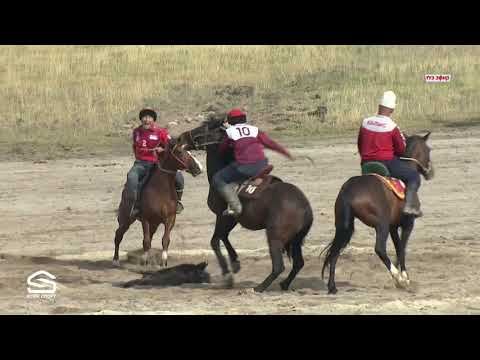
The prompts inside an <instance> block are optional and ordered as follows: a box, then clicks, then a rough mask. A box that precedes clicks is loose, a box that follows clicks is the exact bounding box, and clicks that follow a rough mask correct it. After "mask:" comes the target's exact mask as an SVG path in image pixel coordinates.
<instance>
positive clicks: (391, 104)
mask: <svg viewBox="0 0 480 360" xmlns="http://www.w3.org/2000/svg"><path fill="white" fill-rule="evenodd" d="M396 99H397V96H396V95H395V93H394V92H393V91H390V90H389V91H385V92H384V93H383V96H382V98H381V99H380V105H382V106H385V107H387V108H389V109H395V105H396V104H395V101H396Z"/></svg>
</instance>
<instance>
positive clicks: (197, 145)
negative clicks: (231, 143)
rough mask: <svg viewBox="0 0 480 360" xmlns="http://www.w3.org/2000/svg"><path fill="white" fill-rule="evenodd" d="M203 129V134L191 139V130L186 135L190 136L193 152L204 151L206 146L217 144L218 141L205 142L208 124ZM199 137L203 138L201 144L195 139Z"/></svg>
mask: <svg viewBox="0 0 480 360" xmlns="http://www.w3.org/2000/svg"><path fill="white" fill-rule="evenodd" d="M204 128H205V131H204V133H200V134H198V135H196V136H195V137H193V135H192V130H190V131H189V132H188V135H189V136H190V140H191V142H192V144H193V150H204V148H205V147H206V146H207V145H213V144H218V143H219V141H207V140H206V139H208V134H209V128H208V124H206V125H205V126H204ZM200 137H203V138H204V141H203V142H199V141H198V140H197V139H198V138H200Z"/></svg>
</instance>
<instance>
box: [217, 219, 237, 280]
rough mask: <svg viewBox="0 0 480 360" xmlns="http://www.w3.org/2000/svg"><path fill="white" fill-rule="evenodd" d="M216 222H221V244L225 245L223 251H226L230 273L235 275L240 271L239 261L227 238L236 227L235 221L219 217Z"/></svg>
mask: <svg viewBox="0 0 480 360" xmlns="http://www.w3.org/2000/svg"><path fill="white" fill-rule="evenodd" d="M219 218H220V219H219ZM218 221H222V222H223V224H222V229H223V230H222V233H223V234H224V235H223V237H222V241H223V244H224V245H225V249H227V253H228V257H229V259H230V266H231V268H232V272H233V273H234V274H236V273H238V272H239V271H240V261H239V260H238V255H237V252H236V251H235V249H234V248H233V246H232V244H231V243H230V239H229V238H228V236H229V235H230V232H231V231H232V230H233V228H234V227H235V226H236V225H237V220H235V218H234V217H233V216H219V217H217V222H218Z"/></svg>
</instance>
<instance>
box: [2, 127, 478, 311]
mask: <svg viewBox="0 0 480 360" xmlns="http://www.w3.org/2000/svg"><path fill="white" fill-rule="evenodd" d="M479 135H480V130H478V129H473V130H472V129H471V130H468V129H467V130H463V131H457V132H456V133H455V134H454V135H452V134H448V133H443V134H438V133H433V134H432V136H431V146H432V148H433V151H432V158H433V161H434V165H435V167H436V177H435V178H434V179H433V180H432V181H430V182H426V181H423V182H422V187H421V190H420V195H421V199H422V202H423V210H424V213H425V216H424V217H423V218H422V219H420V220H419V221H417V225H416V228H415V230H414V232H413V234H412V237H411V240H410V243H409V248H408V254H407V267H408V270H409V274H410V277H411V279H412V287H411V290H410V291H406V290H399V289H396V288H395V287H394V285H393V282H392V280H391V278H390V275H389V274H388V273H387V271H386V269H385V268H384V266H383V264H382V263H381V262H380V260H379V259H378V258H377V256H376V255H375V253H374V250H373V247H374V231H373V230H372V229H369V228H367V227H366V226H364V225H363V224H361V223H360V222H359V221H358V220H357V221H356V233H355V235H354V237H353V239H352V242H351V244H350V246H349V247H348V248H347V250H346V251H345V252H344V254H343V255H342V256H341V257H340V259H339V262H338V266H337V286H338V289H339V292H338V294H337V295H335V296H331V295H327V292H326V282H324V281H322V279H321V274H320V270H321V264H322V262H321V259H319V258H318V255H319V253H320V251H321V249H322V248H323V247H324V246H325V245H326V244H327V243H328V242H329V241H330V240H331V238H332V237H333V234H334V226H333V221H334V218H333V204H334V201H335V198H336V195H337V193H338V190H339V189H340V186H341V185H342V183H343V182H344V181H345V180H346V179H348V177H350V176H353V175H356V174H357V172H358V170H359V168H358V156H357V155H356V154H355V153H356V148H355V145H354V142H353V141H351V139H343V140H341V141H338V142H339V144H336V145H335V144H334V143H333V141H318V142H312V143H311V144H308V145H304V146H303V147H298V148H295V149H294V152H295V153H296V154H305V155H309V156H311V157H313V158H314V159H316V164H315V166H314V167H312V166H311V165H310V164H309V163H308V162H307V161H304V160H299V161H297V162H295V163H287V162H286V160H284V159H283V158H281V157H279V156H276V155H274V154H272V153H269V156H270V159H271V160H272V163H273V164H274V165H276V169H275V170H274V171H275V174H276V175H278V176H280V177H282V178H283V179H284V180H285V181H289V182H292V183H294V184H296V185H298V186H299V187H300V188H301V189H302V190H303V191H304V192H305V193H306V195H307V197H308V198H309V199H310V201H311V204H312V207H313V209H314V216H315V220H314V226H313V228H312V230H311V232H310V234H309V236H308V237H307V239H306V243H305V247H304V253H305V255H306V256H305V260H306V266H305V267H304V269H303V270H302V271H301V272H300V274H299V276H298V277H297V279H296V280H295V281H294V282H293V284H292V288H293V290H292V291H289V292H286V293H283V292H281V291H280V289H279V285H278V280H277V281H276V282H275V283H274V285H273V287H272V288H271V289H270V291H267V292H266V293H263V294H255V293H252V292H251V291H250V289H251V288H252V287H253V286H254V285H255V284H257V283H258V282H259V281H261V280H263V279H264V278H265V276H266V275H267V274H268V273H269V272H270V269H271V264H270V258H269V256H268V251H267V247H266V239H265V235H264V232H263V231H258V232H250V231H247V230H244V229H241V228H236V229H235V230H234V231H233V233H232V235H231V240H232V243H233V245H234V246H235V247H236V248H237V250H238V252H239V254H240V260H241V264H242V270H241V271H240V273H239V274H237V275H236V277H235V281H236V283H235V288H233V289H228V290H227V289H221V288H217V285H216V284H205V285H184V286H181V287H174V288H163V289H159V288H150V289H123V288H121V287H118V284H119V283H122V282H124V281H128V280H132V279H135V278H138V277H140V275H138V274H137V273H135V272H134V270H136V269H135V267H134V266H133V265H129V264H126V262H125V257H126V252H127V251H131V250H135V249H138V248H140V247H141V239H142V235H141V226H140V224H139V223H138V222H137V223H136V224H134V225H133V226H132V227H131V228H130V230H129V232H128V233H127V234H126V236H125V238H124V240H123V243H122V245H121V250H122V255H123V256H122V259H123V260H124V262H123V264H124V267H123V268H121V269H116V268H113V267H112V266H111V258H112V255H113V235H114V231H115V229H116V219H115V209H116V207H117V205H118V202H119V199H120V193H121V188H122V186H123V182H124V180H125V175H126V173H127V171H128V169H129V168H130V166H131V164H132V158H131V157H120V158H117V157H111V158H96V159H81V160H79V159H77V160H75V159H72V160H59V161H48V162H46V163H32V162H3V163H1V166H0V174H1V179H2V181H1V182H0V213H1V217H0V229H1V230H0V313H3V314H40V313H41V314H74V313H75V314H76V313H90V314H117V313H119V314H132V313H136V314H144V313H145V314H146V313H155V314H472V313H477V314H478V313H480V281H479V280H480V267H479V264H480V243H479V241H478V236H477V234H478V233H479V231H480V220H479V214H480V198H479V190H478V189H479V186H480V168H479V167H478V164H479V155H478V153H479V152H480V136H479ZM198 155H199V158H200V159H201V160H202V162H203V163H204V160H205V158H204V156H203V154H201V153H198ZM185 179H186V189H185V195H184V205H185V211H184V213H183V214H181V215H180V216H179V217H177V223H176V226H175V228H174V230H173V233H172V242H171V245H170V250H171V251H170V253H169V255H170V258H169V266H172V265H177V264H180V263H184V262H199V261H201V260H204V259H208V261H209V266H208V268H207V269H208V270H209V272H210V273H211V274H212V277H213V280H214V281H215V280H217V279H219V275H220V272H219V267H218V265H217V263H216V260H215V258H214V257H213V254H212V252H211V250H210V245H209V243H210V237H211V235H212V232H213V226H214V216H213V214H211V213H210V212H209V211H208V209H207V206H206V203H205V199H206V196H207V179H206V175H200V176H199V177H197V178H192V177H191V176H190V175H186V178H185ZM161 232H162V229H161V228H160V229H159V232H157V234H156V235H155V237H154V239H153V246H154V248H160V247H161V239H160V238H161ZM388 246H389V253H390V254H391V256H392V257H394V251H393V244H392V243H391V242H390V241H389V245H388ZM224 252H225V250H224ZM225 254H226V252H225ZM322 260H323V259H322ZM37 270H46V271H48V272H50V273H52V274H54V275H55V276H56V277H57V285H58V287H57V294H56V298H55V300H54V301H52V300H46V299H44V300H40V299H28V298H27V285H26V278H27V277H28V276H29V275H30V274H32V273H33V272H35V271H37ZM137 270H140V269H137ZM289 270H290V264H289V263H288V260H286V271H285V272H284V274H282V276H281V278H283V277H285V276H286V275H287V273H288V271H289Z"/></svg>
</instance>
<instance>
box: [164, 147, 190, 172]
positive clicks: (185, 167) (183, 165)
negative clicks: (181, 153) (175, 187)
mask: <svg viewBox="0 0 480 360" xmlns="http://www.w3.org/2000/svg"><path fill="white" fill-rule="evenodd" d="M177 146H178V144H177V145H175V146H174V147H173V149H172V150H171V151H170V150H169V151H168V153H169V155H170V156H172V157H173V158H174V159H175V161H176V162H177V163H179V164H180V165H181V166H182V167H183V169H179V170H185V169H187V168H188V166H187V165H186V164H185V163H184V162H183V161H182V160H180V159H179V158H178V157H177V156H176V155H175V154H174V153H173V152H174V151H175V149H176V148H177ZM166 160H167V159H165V160H163V162H165V161H166ZM158 170H160V171H162V172H164V173H167V174H172V175H173V174H176V173H177V170H168V169H164V168H163V167H162V164H160V163H158Z"/></svg>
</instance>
